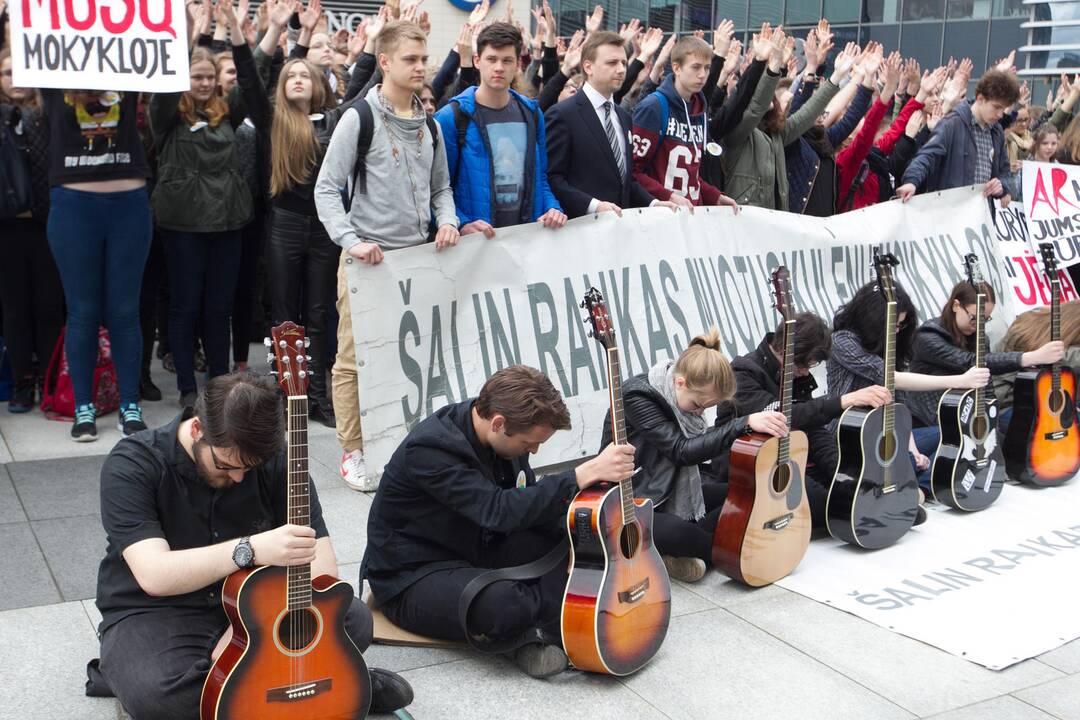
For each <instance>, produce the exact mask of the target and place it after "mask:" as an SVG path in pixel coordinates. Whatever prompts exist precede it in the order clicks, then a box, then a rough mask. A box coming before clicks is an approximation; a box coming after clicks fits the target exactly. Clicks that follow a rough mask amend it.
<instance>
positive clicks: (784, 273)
mask: <svg viewBox="0 0 1080 720" xmlns="http://www.w3.org/2000/svg"><path fill="white" fill-rule="evenodd" d="M772 285H773V296H774V299H773V307H774V308H776V311H777V312H778V313H780V315H781V316H783V318H784V320H789V321H790V320H794V319H795V308H794V305H793V303H792V302H791V273H790V272H788V269H787V268H786V267H784V266H783V265H781V266H779V267H778V268H776V269H775V270H773V272H772Z"/></svg>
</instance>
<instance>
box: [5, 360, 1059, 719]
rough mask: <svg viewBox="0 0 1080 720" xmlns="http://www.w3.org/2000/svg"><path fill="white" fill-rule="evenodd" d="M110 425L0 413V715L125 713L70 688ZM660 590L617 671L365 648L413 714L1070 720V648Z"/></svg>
mask: <svg viewBox="0 0 1080 720" xmlns="http://www.w3.org/2000/svg"><path fill="white" fill-rule="evenodd" d="M252 357H259V355H258V354H257V353H256V354H253V356H252ZM155 365H156V368H155V381H156V382H157V383H158V385H159V386H161V388H162V389H163V390H164V391H165V392H166V398H165V400H163V401H162V402H160V403H146V405H145V410H146V416H147V418H148V421H149V422H151V423H158V424H161V423H164V422H168V421H169V420H171V419H172V418H173V417H174V416H175V414H176V413H177V412H178V408H177V405H176V399H177V393H176V391H175V389H174V387H173V381H174V378H173V376H172V375H168V374H166V373H164V372H162V371H161V370H160V365H159V364H158V363H155ZM114 422H115V417H114V416H110V417H106V418H102V420H101V421H100V422H99V429H100V432H101V439H100V440H99V441H98V442H96V443H88V444H77V443H74V442H71V441H70V440H69V439H68V437H67V432H68V426H67V425H66V424H64V423H59V422H54V421H50V420H47V419H46V418H44V417H43V416H42V415H41V414H40V413H39V412H36V411H35V412H34V413H31V414H29V415H25V416H14V415H10V414H8V413H7V412H6V411H5V410H4V409H2V408H0V547H3V548H4V550H5V552H3V553H0V577H3V578H4V581H3V583H0V666H2V667H4V668H5V670H4V680H5V682H3V683H0V718H4V719H6V718H12V719H13V720H14V719H18V720H37V719H38V718H40V719H42V720H44V719H45V718H48V719H49V720H66V719H68V718H70V719H72V720H96V719H97V718H102V719H106V718H107V719H109V720H113V719H116V718H124V717H126V715H124V714H123V713H122V712H121V710H120V709H119V708H118V706H117V703H116V702H115V701H114V700H107V699H94V698H87V697H85V696H84V695H83V682H84V681H85V664H86V661H87V660H89V659H90V658H92V657H94V656H95V655H96V654H97V641H96V638H95V634H94V632H95V627H96V624H97V622H98V620H99V619H100V616H99V615H98V612H97V608H96V607H95V606H94V603H93V600H92V597H93V592H94V586H95V581H96V574H97V562H98V559H99V558H100V556H101V552H102V550H103V548H104V545H103V542H104V534H103V532H102V530H101V527H100V520H99V518H98V515H97V513H98V478H97V472H98V470H99V469H100V463H101V459H102V457H101V456H103V455H104V454H106V453H107V452H108V451H109V450H110V449H111V447H112V445H113V444H115V442H116V441H117V440H118V439H119V433H117V432H116V430H115V427H114V426H113V423H114ZM311 445H312V459H313V460H314V462H312V463H311V471H312V475H313V477H314V479H315V483H316V486H317V487H318V489H319V492H320V499H321V500H322V503H323V507H324V514H325V517H326V521H327V525H328V527H329V528H330V532H331V535H332V536H333V537H335V546H336V549H337V553H338V558H339V562H340V565H341V568H340V570H341V572H340V574H341V576H342V577H343V578H344V579H346V580H348V581H349V582H351V583H352V584H353V586H354V587H355V586H356V583H357V580H358V574H359V568H360V566H359V562H360V560H361V558H362V556H363V547H364V540H365V537H366V532H365V530H366V526H367V514H368V511H369V509H370V507H371V499H370V497H368V496H366V495H363V494H360V493H355V492H352V491H350V490H347V489H345V488H344V486H343V485H342V484H341V480H340V478H339V477H338V474H337V471H338V462H339V459H340V453H339V451H338V450H337V443H336V441H335V438H334V432H333V431H332V430H330V429H328V428H324V427H322V426H316V425H313V426H312V427H311ZM64 458H69V459H64ZM673 596H674V600H673V616H674V617H673V619H672V623H671V629H670V631H669V634H668V639H667V640H666V642H665V643H664V646H663V648H662V649H661V651H660V653H659V655H658V656H657V657H656V658H655V660H654V662H653V663H651V664H650V665H649V666H648V667H647V668H645V669H644V670H643V671H642V672H640V673H638V674H637V675H635V676H632V677H629V678H624V679H616V678H608V677H597V676H590V675H586V674H583V673H575V672H571V673H566V674H564V675H562V676H560V677H558V678H555V679H553V680H550V681H546V682H541V681H535V680H531V679H529V678H526V677H524V676H522V675H521V674H520V673H519V672H518V671H517V670H516V668H514V667H513V666H512V665H511V664H510V663H508V662H506V661H504V660H503V659H501V658H483V657H478V656H476V655H473V654H471V653H470V652H467V651H459V650H433V649H415V648H400V647H387V646H374V647H372V648H371V649H369V651H368V652H367V653H366V656H367V660H368V662H369V664H371V665H373V666H376V667H386V668H389V669H392V670H396V671H398V672H403V673H404V674H405V676H406V677H407V678H408V679H409V681H410V682H411V683H412V684H413V687H414V689H415V690H416V701H415V702H414V704H413V706H412V707H411V708H410V710H411V711H412V713H413V715H414V716H415V717H416V718H418V719H423V720H456V719H458V718H461V719H462V720H468V719H475V718H483V719H487V718H492V719H494V718H503V717H507V718H509V717H513V718H521V719H523V720H525V719H529V718H549V717H553V716H559V717H563V718H589V719H590V720H594V719H597V718H622V717H631V718H639V719H641V720H651V719H653V718H673V719H678V720H684V719H687V718H708V719H710V720H711V719H712V718H716V719H720V718H725V719H727V718H738V719H740V720H742V719H743V718H759V717H760V718H775V717H780V716H789V717H798V718H800V720H846V719H847V718H851V719H853V720H856V719H857V720H864V719H868V720H886V719H889V718H915V717H922V718H931V717H932V718H935V720H1052V719H1057V720H1080V640H1078V641H1074V642H1072V643H1069V644H1068V645H1065V646H1064V647H1062V648H1059V649H1057V650H1054V651H1051V652H1048V653H1045V654H1044V655H1042V656H1040V657H1039V658H1037V659H1033V660H1029V661H1027V662H1025V663H1021V664H1020V665H1018V666H1015V667H1013V668H1010V669H1009V670H1007V671H1005V672H992V671H989V670H985V669H983V668H981V667H979V666H977V665H973V664H971V663H968V662H966V661H963V660H961V659H959V658H956V657H954V656H952V655H949V654H947V653H944V652H942V651H940V650H937V649H936V648H932V647H929V646H927V645H923V644H922V643H919V642H917V641H914V640H910V639H908V638H904V637H901V636H899V635H895V634H892V633H890V632H888V631H886V630H883V629H881V628H878V627H876V626H874V625H871V624H869V623H866V622H864V621H862V620H860V619H858V618H855V617H853V616H850V615H847V614H845V613H843V612H840V611H838V610H835V609H833V608H830V607H827V606H824V605H821V604H819V603H815V602H813V601H810V600H807V599H806V598H803V597H801V596H799V595H796V594H794V593H791V592H789V591H787V590H784V589H782V588H778V587H769V588H763V589H760V590H749V589H747V588H743V587H741V586H738V585H736V584H734V583H732V582H729V581H727V580H726V579H724V578H723V577H721V576H719V575H717V574H715V573H710V574H709V575H708V576H707V577H706V578H705V579H704V580H703V581H701V582H700V583H696V584H694V585H682V584H676V587H675V588H674V591H673Z"/></svg>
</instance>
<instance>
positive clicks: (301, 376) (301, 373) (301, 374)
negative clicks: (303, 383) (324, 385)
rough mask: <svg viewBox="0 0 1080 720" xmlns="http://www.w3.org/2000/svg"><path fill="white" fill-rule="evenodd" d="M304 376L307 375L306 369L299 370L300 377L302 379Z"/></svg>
mask: <svg viewBox="0 0 1080 720" xmlns="http://www.w3.org/2000/svg"><path fill="white" fill-rule="evenodd" d="M306 377H307V370H301V371H300V379H301V380H303V379H304V378H306Z"/></svg>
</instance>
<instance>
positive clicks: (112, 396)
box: [41, 327, 120, 420]
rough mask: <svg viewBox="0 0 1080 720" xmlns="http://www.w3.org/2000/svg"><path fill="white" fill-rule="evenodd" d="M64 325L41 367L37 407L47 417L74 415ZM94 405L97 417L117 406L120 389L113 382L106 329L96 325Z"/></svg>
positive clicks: (113, 367)
mask: <svg viewBox="0 0 1080 720" xmlns="http://www.w3.org/2000/svg"><path fill="white" fill-rule="evenodd" d="M66 334H67V328H66V327H64V328H62V329H61V330H60V337H59V338H58V339H57V341H56V348H55V349H53V354H52V359H51V360H49V367H48V369H46V370H45V386H44V388H42V391H41V411H42V412H43V413H45V414H46V415H47V416H48V417H49V419H51V420H56V419H60V418H74V417H75V387H74V385H73V384H72V382H71V374H70V372H69V371H68V361H67V353H65V352H64V336H65V335H66ZM91 389H92V392H93V395H92V397H93V402H94V406H95V407H96V408H97V414H98V416H99V417H100V416H101V415H105V414H108V413H111V412H112V411H114V410H117V409H118V408H119V407H120V391H119V389H118V388H117V385H116V366H115V365H114V364H113V359H112V347H111V346H110V344H109V331H108V330H106V329H105V328H98V356H97V365H96V367H94V379H93V385H92V386H91Z"/></svg>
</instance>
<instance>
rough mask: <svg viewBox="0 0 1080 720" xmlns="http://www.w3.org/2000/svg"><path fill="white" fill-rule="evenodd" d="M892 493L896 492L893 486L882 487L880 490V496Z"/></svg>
mask: <svg viewBox="0 0 1080 720" xmlns="http://www.w3.org/2000/svg"><path fill="white" fill-rule="evenodd" d="M894 492H896V486H895V485H884V486H882V488H881V494H882V495H888V494H889V493H894Z"/></svg>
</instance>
